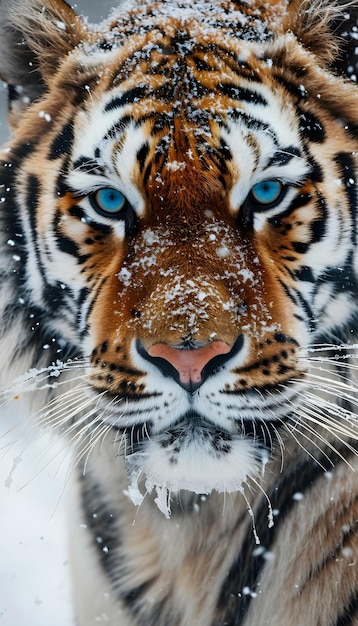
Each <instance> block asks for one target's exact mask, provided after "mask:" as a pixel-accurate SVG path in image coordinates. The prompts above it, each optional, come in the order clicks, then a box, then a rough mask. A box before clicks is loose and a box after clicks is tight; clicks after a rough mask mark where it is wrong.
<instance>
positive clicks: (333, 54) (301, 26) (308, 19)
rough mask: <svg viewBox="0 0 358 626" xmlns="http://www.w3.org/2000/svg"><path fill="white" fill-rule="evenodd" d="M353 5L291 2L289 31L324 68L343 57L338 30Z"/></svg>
mask: <svg viewBox="0 0 358 626" xmlns="http://www.w3.org/2000/svg"><path fill="white" fill-rule="evenodd" d="M349 4H350V3H349V1H348V2H346V1H345V0H290V1H289V4H288V7H287V14H286V20H285V22H284V26H285V30H288V31H289V30H290V31H291V32H293V33H294V34H295V35H296V37H297V39H298V40H299V41H301V43H302V44H303V45H304V47H305V48H307V49H308V50H310V51H311V52H313V53H314V54H315V56H316V58H317V60H318V61H319V62H320V63H321V64H322V65H325V66H328V65H330V64H332V63H333V61H334V60H336V59H337V55H338V54H339V49H340V46H339V40H338V38H337V37H336V36H335V30H336V28H337V22H338V21H343V19H344V17H343V14H344V12H345V11H346V10H347V8H348V6H349ZM352 6H353V3H352Z"/></svg>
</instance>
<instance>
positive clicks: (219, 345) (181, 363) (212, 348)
mask: <svg viewBox="0 0 358 626" xmlns="http://www.w3.org/2000/svg"><path fill="white" fill-rule="evenodd" d="M230 349H231V348H230V346H228V344H227V343H224V342H223V341H213V342H211V343H208V344H207V345H206V346H203V347H202V348H197V349H194V350H185V349H182V350H180V349H179V348H172V347H171V346H167V345H166V344H165V343H155V344H154V345H153V346H151V348H149V350H148V354H149V355H150V356H152V357H159V358H161V359H164V360H165V361H168V363H170V365H172V366H173V367H174V368H175V369H176V370H177V372H178V373H179V380H180V382H181V383H182V384H184V385H185V384H188V383H200V382H201V372H202V371H203V369H204V367H205V365H207V363H209V361H211V359H213V358H214V357H216V356H219V355H221V354H227V353H228V352H230Z"/></svg>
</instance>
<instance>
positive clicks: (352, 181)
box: [334, 152, 358, 244]
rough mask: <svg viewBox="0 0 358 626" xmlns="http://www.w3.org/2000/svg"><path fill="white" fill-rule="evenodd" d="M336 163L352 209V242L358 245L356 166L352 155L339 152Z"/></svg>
mask: <svg viewBox="0 0 358 626" xmlns="http://www.w3.org/2000/svg"><path fill="white" fill-rule="evenodd" d="M334 161H335V162H336V163H337V165H338V167H339V170H340V172H341V176H342V178H343V181H344V186H343V189H344V190H345V191H346V194H347V197H348V201H349V203H350V207H351V217H352V221H353V228H352V240H353V243H354V244H356V236H357V215H356V203H357V182H358V181H357V178H356V171H355V164H354V161H353V158H352V154H351V153H350V152H349V153H348V152H339V153H338V154H337V155H336V156H335V158H334Z"/></svg>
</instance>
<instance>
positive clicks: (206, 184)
mask: <svg viewBox="0 0 358 626" xmlns="http://www.w3.org/2000/svg"><path fill="white" fill-rule="evenodd" d="M335 11H336V8H334V7H333V5H332V3H331V2H328V1H323V2H322V1H317V2H315V1H313V2H311V3H310V7H309V8H308V10H307V3H306V2H305V1H304V0H292V1H291V2H287V1H286V0H277V1H272V2H267V3H264V4H262V3H261V2H259V1H257V0H252V2H250V3H244V2H243V3H241V2H234V1H230V0H210V1H209V0H208V1H206V0H180V2H179V1H177V0H160V1H158V2H155V1H150V0H145V1H141V2H138V3H137V4H133V5H132V6H130V7H129V8H128V6H126V8H124V7H123V8H121V9H120V10H118V11H117V12H116V13H113V15H112V16H111V18H110V19H109V20H107V21H106V22H105V23H103V24H102V25H101V26H100V27H99V28H96V29H91V28H90V27H89V26H87V25H86V24H85V23H84V22H83V21H82V20H81V19H80V18H79V17H78V16H77V15H76V14H75V13H74V12H73V11H72V9H71V8H70V7H69V6H68V5H67V4H66V3H65V2H63V1H62V0H22V1H21V2H20V0H12V1H9V2H7V3H1V5H0V17H1V19H0V23H1V26H0V29H1V33H0V37H1V55H0V56H1V62H0V66H1V75H2V77H3V79H4V80H6V82H8V83H9V85H10V122H11V124H12V126H13V135H12V139H11V141H10V142H9V144H8V145H7V146H6V147H5V149H3V151H2V153H1V157H2V178H3V180H2V181H1V182H2V185H3V186H2V187H1V189H2V193H1V195H2V198H1V201H2V204H1V209H2V217H1V219H2V224H3V226H2V230H3V237H4V241H3V249H4V250H6V251H7V253H8V254H7V255H6V257H5V263H4V267H3V276H4V277H3V285H4V287H3V293H4V294H5V295H4V296H2V297H3V300H4V302H5V304H4V305H3V309H2V310H3V316H4V325H5V330H4V337H5V338H6V341H7V344H6V346H7V348H6V349H7V350H8V353H9V354H11V358H13V359H15V362H16V364H17V365H16V367H17V371H21V363H24V362H25V354H29V355H30V363H28V364H29V365H32V366H36V367H39V366H44V365H45V366H50V364H51V362H52V361H56V359H62V360H65V359H66V358H67V357H71V358H72V359H73V358H77V359H84V361H85V364H86V380H87V382H86V386H87V391H86V397H88V399H89V401H88V406H91V407H92V409H91V412H90V413H89V415H90V416H91V417H89V418H88V417H87V421H86V424H87V426H88V422H90V423H91V420H92V419H93V424H94V425H95V426H94V427H96V428H98V423H99V422H100V423H102V424H103V426H104V428H107V430H110V431H112V432H113V431H115V432H116V433H120V434H121V435H122V436H123V441H124V443H125V445H124V446H123V450H124V453H123V454H124V455H125V459H126V464H127V470H128V472H129V474H130V475H131V476H135V477H136V478H138V477H139V476H144V477H145V480H146V481H147V488H150V486H153V485H154V486H157V487H158V488H165V489H168V490H169V491H171V492H176V491H179V490H181V489H184V490H189V491H192V492H196V493H209V492H211V491H212V490H217V491H234V490H241V489H242V485H243V484H244V483H245V482H246V481H247V480H248V479H250V478H252V479H255V477H257V476H258V475H259V474H260V472H262V470H263V468H264V466H265V465H266V463H267V462H268V461H269V460H270V459H271V457H274V456H275V455H277V454H278V452H279V451H280V448H281V447H283V446H285V445H286V444H285V441H286V440H290V438H292V436H293V432H294V431H295V429H298V430H299V429H300V424H301V422H302V421H304V416H305V413H304V409H303V408H302V406H301V405H302V402H303V400H302V398H303V396H304V393H305V391H304V390H305V388H306V387H305V385H307V384H308V383H307V382H306V370H307V355H308V352H309V350H310V347H311V346H313V345H316V344H318V343H324V342H331V341H332V338H333V337H335V335H336V334H337V332H338V329H339V332H340V333H341V338H342V339H344V340H346V339H347V337H344V336H342V332H343V331H342V329H344V328H347V329H348V331H347V332H349V329H350V326H349V324H350V320H351V319H352V318H353V316H354V315H355V313H356V302H355V297H354V294H355V293H356V263H357V260H356V257H355V249H356V224H355V219H356V218H355V213H354V207H355V204H356V187H355V172H356V168H357V156H356V154H357V147H358V146H357V135H356V134H355V132H356V130H357V128H356V122H357V104H358V101H357V93H356V90H355V87H354V86H353V85H352V84H348V81H345V80H343V79H342V78H340V77H339V76H337V75H335V74H334V73H333V72H332V71H331V70H330V63H331V62H332V58H333V57H334V55H335V54H336V52H337V50H336V42H335V41H334V40H333V39H332V36H331V34H330V30H329V25H330V21H332V20H333V19H334V17H335V16H336V12H335ZM3 256H4V255H3ZM6 294H11V296H10V295H6ZM11 332H12V333H13V334H12V339H11V340H10V339H9V337H10V334H11ZM10 346H11V350H10ZM44 346H45V347H46V350H44V349H43V348H44ZM16 359H17V360H16ZM307 412H308V411H307ZM307 412H306V415H307ZM78 419H79V421H81V418H80V417H78ZM295 436H297V435H295Z"/></svg>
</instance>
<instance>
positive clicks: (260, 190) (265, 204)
mask: <svg viewBox="0 0 358 626" xmlns="http://www.w3.org/2000/svg"><path fill="white" fill-rule="evenodd" d="M284 190H285V187H284V185H283V184H282V183H281V182H280V181H279V180H275V179H273V180H263V181H262V182H261V183H256V185H254V186H253V187H252V189H251V198H252V200H253V202H254V203H255V204H256V205H258V207H262V208H271V207H274V206H275V205H276V204H278V203H279V201H280V200H281V198H282V195H283V193H284Z"/></svg>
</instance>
